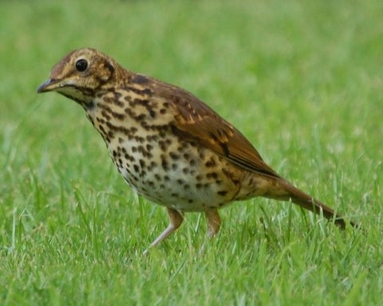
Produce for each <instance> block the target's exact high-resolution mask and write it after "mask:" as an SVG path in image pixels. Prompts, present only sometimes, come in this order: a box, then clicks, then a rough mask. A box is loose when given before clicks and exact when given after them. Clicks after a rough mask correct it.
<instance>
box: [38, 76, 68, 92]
mask: <svg viewBox="0 0 383 306" xmlns="http://www.w3.org/2000/svg"><path fill="white" fill-rule="evenodd" d="M59 87H62V85H61V80H57V79H48V80H46V81H45V82H44V83H42V84H41V85H40V86H39V87H37V93H42V92H48V91H53V90H55V89H57V88H59Z"/></svg>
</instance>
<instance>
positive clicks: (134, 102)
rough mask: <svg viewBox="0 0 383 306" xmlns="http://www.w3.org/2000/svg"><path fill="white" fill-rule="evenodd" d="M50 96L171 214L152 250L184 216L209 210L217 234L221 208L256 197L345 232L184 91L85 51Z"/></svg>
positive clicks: (45, 87) (56, 80) (63, 67)
mask: <svg viewBox="0 0 383 306" xmlns="http://www.w3.org/2000/svg"><path fill="white" fill-rule="evenodd" d="M49 91H56V92H58V93H60V94H62V95H64V96H66V97H68V98H69V99H72V100H74V101H76V102H77V103H78V104H80V105H81V106H82V107H83V108H84V110H85V112H86V115H87V117H88V119H89V120H90V121H91V122H92V124H93V126H94V127H95V128H96V130H97V131H98V132H99V133H100V134H101V136H102V137H103V139H104V141H105V143H106V146H107V148H108V150H109V153H110V156H111V158H112V160H113V162H114V164H115V165H116V166H117V169H118V171H119V172H120V173H121V175H122V176H123V177H124V179H125V180H126V182H127V183H128V184H129V185H130V186H131V187H132V188H133V189H134V190H135V191H136V192H137V193H138V194H140V195H142V196H144V197H145V198H147V199H149V200H150V201H153V202H154V203H157V204H160V205H163V206H165V207H166V208H167V212H168V215H169V219H170V223H169V226H168V227H167V228H166V229H165V231H163V232H162V234H161V235H159V236H158V238H157V239H155V240H154V242H153V243H152V244H151V246H154V245H157V244H158V243H160V242H161V241H162V240H164V239H165V238H167V237H168V236H169V235H170V234H172V233H173V232H174V231H175V230H176V229H177V228H178V227H179V226H180V225H181V223H182V221H183V213H185V212H204V213H205V215H206V218H207V224H208V233H209V236H214V235H215V234H217V232H218V231H219V228H220V224H221V220H220V217H219V214H218V209H219V208H221V207H223V206H226V205H227V204H229V203H231V202H233V201H238V200H246V199H250V198H252V197H256V196H263V197H266V198H272V199H276V200H282V201H292V202H293V203H296V204H298V205H300V206H301V207H303V208H305V209H308V210H310V211H313V212H315V213H318V214H320V213H321V214H323V215H324V216H325V217H326V218H329V219H332V220H333V221H334V222H335V223H336V224H337V225H339V226H340V227H342V228H344V227H345V226H346V223H347V222H346V221H345V220H344V218H343V217H342V216H341V215H340V214H336V213H335V212H334V210H332V209H331V208H330V207H328V206H326V205H325V204H323V203H321V202H320V201H318V200H316V199H314V198H312V197H311V196H309V195H307V194H306V193H304V192H302V191H301V190H299V189H297V188H296V187H294V186H293V185H292V184H290V183H289V182H288V181H286V180H285V179H284V178H282V177H281V176H279V175H278V174H277V173H276V172H275V171H274V170H272V169H271V168H270V167H269V166H268V165H267V164H266V163H265V162H264V161H263V159H262V157H261V156H260V155H259V153H258V152H257V150H256V149H255V148H254V147H253V146H252V145H251V143H250V142H249V141H248V140H247V139H246V138H245V137H244V136H243V135H242V134H241V133H240V132H239V131H238V130H237V129H236V128H235V127H233V126H232V125H231V124H230V123H229V122H227V121H226V120H224V119H222V118H221V117H220V116H219V115H218V114H217V113H216V112H214V111H213V110H212V109H211V108H209V107H208V106H207V105H206V104H205V103H203V102H202V101H200V100H199V99H198V98H197V97H195V96H194V95H192V94H191V93H189V92H188V91H186V90H183V89H181V88H179V87H176V86H174V85H170V84H167V83H164V82H161V81H159V80H156V79H154V78H151V77H148V76H145V75H142V74H137V73H134V72H131V71H129V70H126V69H124V68H122V67H121V66H120V65H119V64H118V63H117V62H116V61H115V60H113V59H112V58H110V57H109V56H107V55H105V54H103V53H101V52H99V51H97V50H94V49H90V48H84V49H79V50H75V51H72V52H70V53H69V54H68V55H66V56H65V57H64V58H63V59H62V60H61V61H60V62H58V63H57V64H56V65H55V66H54V67H53V69H52V71H51V74H50V77H49V79H48V80H47V81H46V82H44V83H43V84H41V85H40V86H39V87H38V89H37V92H38V93H42V92H49ZM350 224H351V225H355V224H354V223H352V222H350Z"/></svg>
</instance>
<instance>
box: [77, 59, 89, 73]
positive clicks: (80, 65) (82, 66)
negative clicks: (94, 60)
mask: <svg viewBox="0 0 383 306" xmlns="http://www.w3.org/2000/svg"><path fill="white" fill-rule="evenodd" d="M87 68H88V61H87V60H86V59H83V58H81V59H79V60H78V61H77V62H76V69H77V71H79V72H84V71H85V70H86V69H87Z"/></svg>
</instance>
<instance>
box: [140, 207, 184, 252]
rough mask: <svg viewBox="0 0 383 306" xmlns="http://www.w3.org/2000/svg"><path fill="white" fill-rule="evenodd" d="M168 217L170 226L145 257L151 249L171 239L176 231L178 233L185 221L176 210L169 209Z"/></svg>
mask: <svg viewBox="0 0 383 306" xmlns="http://www.w3.org/2000/svg"><path fill="white" fill-rule="evenodd" d="M167 211H168V216H169V221H170V222H169V225H168V227H167V228H166V229H165V230H164V231H163V232H162V233H161V235H159V236H158V237H157V238H156V240H154V241H153V242H152V244H151V245H150V247H149V248H148V249H146V250H145V252H144V255H145V254H147V253H148V251H149V249H150V248H152V247H154V246H156V245H158V244H159V243H160V242H161V241H163V240H165V239H166V238H167V237H169V236H170V235H171V234H172V233H173V232H174V231H176V230H177V229H178V228H179V227H180V226H181V224H182V222H183V221H184V218H183V216H182V215H181V214H180V213H179V212H178V211H177V210H175V209H172V208H168V209H167Z"/></svg>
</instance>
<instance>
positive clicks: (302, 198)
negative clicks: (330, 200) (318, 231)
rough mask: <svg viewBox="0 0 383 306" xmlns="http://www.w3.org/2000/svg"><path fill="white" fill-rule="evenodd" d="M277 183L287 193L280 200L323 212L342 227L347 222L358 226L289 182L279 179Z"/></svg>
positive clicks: (319, 212)
mask: <svg viewBox="0 0 383 306" xmlns="http://www.w3.org/2000/svg"><path fill="white" fill-rule="evenodd" d="M279 183H280V184H281V187H282V188H283V189H284V190H285V191H286V193H287V196H283V198H281V200H287V201H290V200H291V201H292V202H293V203H295V204H298V205H299V206H301V207H303V208H305V209H307V210H310V211H312V212H314V213H316V214H323V216H325V217H326V218H327V219H331V220H334V223H335V224H336V225H338V226H339V227H340V228H342V229H344V228H345V227H346V225H347V224H350V225H352V226H353V227H358V225H357V224H356V223H354V222H352V221H346V220H345V219H344V217H343V216H342V215H341V214H339V213H335V211H334V210H333V209H332V208H330V207H328V206H327V205H325V204H323V203H322V202H320V201H318V200H316V199H314V198H313V197H311V196H310V195H308V194H306V193H304V192H303V191H301V190H299V189H298V188H296V187H294V186H293V185H292V184H290V183H289V182H287V181H285V180H281V181H280V182H279Z"/></svg>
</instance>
